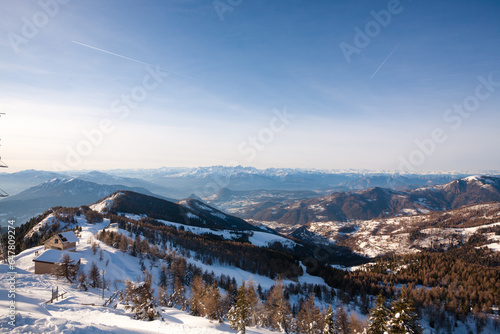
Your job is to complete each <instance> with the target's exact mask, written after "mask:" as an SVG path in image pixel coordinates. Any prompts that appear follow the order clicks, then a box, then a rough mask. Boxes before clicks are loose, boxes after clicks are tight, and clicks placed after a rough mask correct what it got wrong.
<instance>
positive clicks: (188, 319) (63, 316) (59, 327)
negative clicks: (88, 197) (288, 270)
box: [0, 217, 274, 334]
mask: <svg viewBox="0 0 500 334" xmlns="http://www.w3.org/2000/svg"><path fill="white" fill-rule="evenodd" d="M48 218H49V217H48ZM51 220H52V219H51V218H49V219H46V220H45V221H44V224H47V223H48V222H50V221H51ZM77 220H78V225H80V226H82V232H81V233H80V237H79V242H78V244H77V251H76V253H75V255H78V256H80V257H81V259H82V260H81V262H82V267H83V269H84V270H85V271H88V268H89V266H90V264H91V263H92V262H95V263H96V264H97V265H98V267H99V269H104V270H105V271H106V273H105V278H106V279H107V280H109V281H110V282H111V285H110V288H109V290H105V292H104V295H105V299H107V298H109V297H110V296H111V295H112V293H113V291H115V290H116V288H118V289H121V288H123V281H124V280H125V279H127V278H128V279H131V280H134V281H135V280H136V278H138V277H140V275H141V269H140V264H139V259H138V258H136V257H133V256H131V255H129V254H126V253H122V252H120V251H118V250H116V249H115V248H113V247H110V246H107V245H106V244H104V243H102V242H100V241H98V240H96V239H95V238H94V236H95V234H96V233H97V232H98V231H99V230H101V229H103V228H105V227H108V226H109V220H107V219H105V220H104V221H103V222H102V223H99V224H94V225H90V224H86V221H85V219H84V218H83V217H78V218H77ZM121 232H123V233H127V232H126V231H123V230H121ZM92 242H97V243H98V244H99V247H100V249H102V250H103V259H102V261H101V260H100V259H99V256H100V255H99V252H97V253H96V254H95V255H94V254H93V252H92V250H91V248H90V245H91V243H92ZM36 252H43V246H38V247H34V248H30V249H27V250H25V251H24V252H22V253H21V254H19V255H18V256H17V260H16V267H17V268H16V269H15V271H16V273H17V274H16V298H15V300H16V303H17V304H16V307H17V308H16V309H17V311H18V312H19V314H18V316H17V318H16V326H15V327H14V328H13V329H12V331H11V333H158V332H163V333H207V334H211V333H232V332H234V331H232V330H231V329H230V327H229V325H228V324H227V323H222V324H219V323H218V322H212V321H209V320H207V319H204V318H200V317H193V316H191V315H189V314H187V313H186V312H183V311H179V310H177V309H173V308H164V309H162V316H163V318H164V321H160V320H155V321H152V322H143V321H138V320H134V319H133V318H132V316H131V315H130V314H129V313H127V312H126V311H125V310H124V309H123V307H122V306H121V305H120V304H118V307H117V308H116V309H114V308H112V307H103V306H102V305H103V302H104V300H103V299H102V298H101V293H102V292H101V290H99V289H92V288H89V290H88V291H79V290H77V289H76V284H70V283H68V282H66V281H64V280H61V279H57V278H55V277H54V276H51V275H35V274H33V271H34V263H33V259H34V258H35V257H36V255H35V253H36ZM190 262H193V263H194V264H196V265H198V266H200V267H202V268H203V266H202V265H201V263H197V261H195V260H193V259H190ZM145 263H146V265H147V267H148V268H149V267H150V264H149V261H148V260H145ZM205 267H207V268H203V269H210V270H214V271H220V273H224V274H225V275H229V276H232V277H235V278H236V279H237V280H239V281H241V279H245V280H247V279H249V278H250V277H253V279H254V281H256V282H258V283H259V284H261V285H262V286H263V287H264V288H269V287H271V286H272V284H273V283H274V282H273V281H272V280H271V279H269V278H266V277H260V276H258V275H253V274H251V273H248V272H245V271H243V270H240V269H236V268H229V267H222V266H221V267H220V268H218V267H217V266H213V267H208V266H205ZM157 270H158V269H157V268H155V267H153V268H152V272H153V277H155V276H156V277H157V275H156V271H157ZM8 272H9V268H8V266H7V265H4V264H1V265H0V290H1V291H0V332H3V331H2V329H5V328H11V326H10V325H9V324H8V321H9V319H8V318H7V315H8V314H7V312H8V305H9V304H8V302H9V298H8V296H7V291H8V286H7V279H8V277H9V276H10V275H9V274H8ZM56 287H58V288H59V291H60V293H61V292H66V297H65V298H64V299H62V300H59V301H56V302H54V303H49V304H45V302H46V301H48V300H49V299H50V298H51V289H55V288H56ZM156 288H157V286H156ZM248 333H269V331H267V330H263V329H258V330H257V329H248Z"/></svg>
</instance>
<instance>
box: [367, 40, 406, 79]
mask: <svg viewBox="0 0 500 334" xmlns="http://www.w3.org/2000/svg"><path fill="white" fill-rule="evenodd" d="M400 45H401V43H399V44H398V45H396V47H395V48H394V50H392V51H391V53H389V55H388V56H387V57H386V58H385V59H384V61H383V62H382V64H380V66H379V67H378V68H377V70H376V71H375V72H374V73H373V74H372V76H371V77H370V79H372V78H373V77H374V76H375V74H377V72H378V71H379V70H380V69H381V68H382V66H384V64H385V62H386V61H387V60H388V59H389V58H390V57H391V56H392V54H393V53H394V51H396V50H397V49H398V48H399V46H400Z"/></svg>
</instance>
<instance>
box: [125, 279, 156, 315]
mask: <svg viewBox="0 0 500 334" xmlns="http://www.w3.org/2000/svg"><path fill="white" fill-rule="evenodd" d="M151 282H152V277H151V274H150V273H149V272H148V271H146V272H144V280H143V281H141V282H137V283H134V282H132V281H130V280H126V281H125V292H124V293H123V294H122V296H121V299H122V301H123V302H125V303H126V305H125V309H126V310H130V311H132V312H134V313H135V318H136V319H138V320H147V321H152V320H154V319H155V318H157V317H158V316H159V312H158V310H157V309H156V306H157V305H156V300H155V298H154V297H153V294H154V289H153V288H152V287H151Z"/></svg>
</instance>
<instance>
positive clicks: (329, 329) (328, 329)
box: [322, 305, 335, 334]
mask: <svg viewBox="0 0 500 334" xmlns="http://www.w3.org/2000/svg"><path fill="white" fill-rule="evenodd" d="M334 333H335V317H334V315H333V309H332V306H331V305H330V306H328V309H327V310H326V314H325V320H324V326H323V333H322V334H334Z"/></svg>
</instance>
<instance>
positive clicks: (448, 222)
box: [292, 202, 500, 257]
mask: <svg viewBox="0 0 500 334" xmlns="http://www.w3.org/2000/svg"><path fill="white" fill-rule="evenodd" d="M499 232H500V202H495V203H488V204H478V205H472V206H466V207H462V208H459V209H455V210H449V211H445V212H435V213H431V214H420V215H415V216H411V217H393V218H382V219H370V220H351V221H348V222H334V221H331V222H310V223H308V224H306V225H304V226H302V227H300V228H298V229H297V230H295V231H294V232H293V233H292V236H293V237H295V238H297V239H299V240H303V241H309V242H311V243H316V244H320V243H326V244H329V243H334V244H338V245H342V246H345V247H348V248H349V249H351V250H352V251H354V252H356V253H358V254H361V255H363V256H367V257H378V256H383V255H387V254H407V253H414V252H418V251H420V250H422V249H447V248H449V247H450V246H456V245H460V244H462V243H466V242H467V241H468V240H469V238H471V237H472V236H473V235H474V234H475V233H479V234H478V235H481V238H484V240H483V244H484V245H486V247H489V248H491V249H494V250H496V251H500V235H499Z"/></svg>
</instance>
